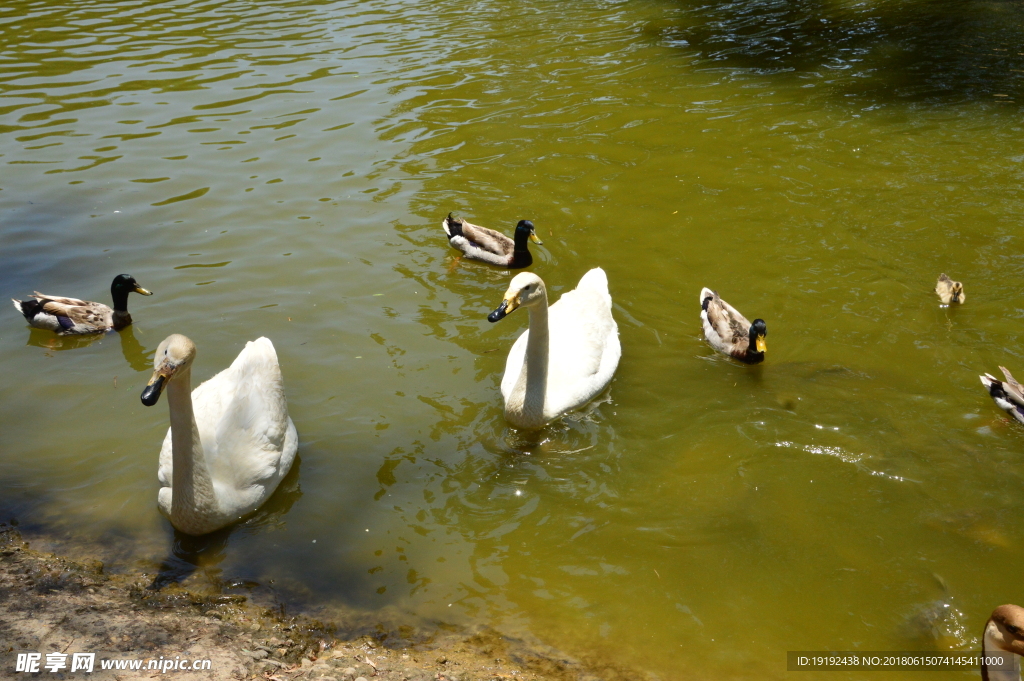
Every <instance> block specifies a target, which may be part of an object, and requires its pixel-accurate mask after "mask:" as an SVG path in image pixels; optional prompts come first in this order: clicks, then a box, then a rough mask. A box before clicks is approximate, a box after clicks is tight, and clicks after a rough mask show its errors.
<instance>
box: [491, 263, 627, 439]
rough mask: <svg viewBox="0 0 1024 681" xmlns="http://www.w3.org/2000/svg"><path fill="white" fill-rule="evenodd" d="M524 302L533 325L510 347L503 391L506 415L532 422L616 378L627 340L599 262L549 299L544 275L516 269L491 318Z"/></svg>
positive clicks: (528, 425) (579, 402)
mask: <svg viewBox="0 0 1024 681" xmlns="http://www.w3.org/2000/svg"><path fill="white" fill-rule="evenodd" d="M521 306H522V307H526V309H527V310H529V312H530V328H529V329H527V330H526V331H524V332H523V334H522V335H521V336H519V338H518V340H516V342H515V344H514V345H513V346H512V350H511V351H510V352H509V353H508V361H507V362H506V363H505V377H504V378H502V379H501V394H502V396H504V398H505V419H506V420H508V422H509V423H511V424H512V425H513V426H515V427H516V428H525V429H533V428H540V427H541V426H543V425H544V424H546V423H548V422H549V421H551V420H552V419H554V418H556V417H558V416H559V415H561V414H564V413H565V412H567V411H570V410H572V409H575V408H577V407H581V406H583V405H584V404H586V403H587V402H589V401H590V400H592V399H593V398H594V397H596V396H597V394H598V393H600V392H601V390H603V389H604V387H605V386H606V385H608V382H609V381H611V380H612V374H614V373H615V367H616V366H618V364H619V357H620V356H621V354H622V348H621V347H620V346H619V328H618V326H617V325H616V324H615V319H614V318H613V317H612V297H611V295H609V294H608V277H607V275H605V273H604V270H602V269H601V268H600V267H596V268H594V269H592V270H590V271H589V272H587V273H586V274H584V275H583V278H582V279H580V283H579V284H578V285H577V286H576V289H575V290H574V291H569V292H568V293H566V294H564V295H563V296H562V297H561V298H560V299H559V300H558V302H556V303H555V304H554V305H552V306H551V307H548V294H547V289H545V288H544V282H543V281H541V278H540V277H538V276H537V275H536V274H533V273H531V272H523V273H522V274H517V275H516V276H515V278H513V279H512V282H511V284H509V287H508V291H507V292H506V293H505V298H504V300H502V302H501V305H500V306H499V307H498V309H496V310H495V311H494V312H492V313H491V314H490V315H489V316H488V317H487V319H488V320H489V321H492V322H496V321H498V320H499V319H502V318H503V317H505V315H507V314H509V313H510V312H512V311H513V310H515V309H516V308H517V307H521Z"/></svg>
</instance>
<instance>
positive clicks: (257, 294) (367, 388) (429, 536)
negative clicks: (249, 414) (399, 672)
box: [0, 0, 1024, 679]
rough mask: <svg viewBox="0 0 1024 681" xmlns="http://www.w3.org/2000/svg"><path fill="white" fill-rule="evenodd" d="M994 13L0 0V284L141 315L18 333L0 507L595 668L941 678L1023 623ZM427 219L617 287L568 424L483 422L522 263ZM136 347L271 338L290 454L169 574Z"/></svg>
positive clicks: (1003, 34)
mask: <svg viewBox="0 0 1024 681" xmlns="http://www.w3.org/2000/svg"><path fill="white" fill-rule="evenodd" d="M1022 25H1024V10H1022V9H1021V7H1020V6H1019V5H1016V4H1013V3H1005V2H985V3H982V2H968V3H951V2H939V3H927V4H925V3H912V2H903V3H895V2H890V3H853V2H833V3H823V4H816V3H809V2H791V3H779V2H769V1H766V0H761V1H748V2H733V3H717V4H700V3H690V2H684V1H673V0H641V1H639V2H630V3H626V2H612V1H597V0H594V1H587V2H571V3H570V2H556V1H555V0H535V1H529V2H522V3H503V2H495V1H494V0H483V1H482V2H462V1H460V0H450V1H445V2H435V3H425V2H414V1H412V0H405V1H404V2H403V1H399V2H379V1H377V0H369V1H365V2H315V1H309V0H307V1H305V2H301V3H300V2H286V1H276V2H274V1H271V2H260V3H244V2H226V3H222V2H216V3H214V2H202V1H200V2H190V3H185V2H162V3H143V2H127V1H124V2H121V1H116V0H111V1H109V2H98V1H96V2H75V3H63V4H61V3H51V2H23V1H16V2H13V3H8V5H7V7H6V8H4V9H0V57H2V59H3V64H4V67H3V70H2V71H0V164H2V165H0V167H2V168H3V172H2V173H0V257H2V262H3V267H2V268H0V284H2V288H3V290H4V292H5V293H6V294H8V297H18V298H22V297H24V296H25V295H27V294H29V293H31V292H32V291H33V290H39V291H43V292H45V293H52V294H58V295H71V296H77V297H84V298H87V299H90V300H100V301H103V302H109V301H108V296H109V293H108V291H109V283H110V280H111V279H112V278H113V276H114V275H116V274H118V273H120V272H128V273H131V274H132V275H134V276H135V277H136V278H137V280H138V281H139V283H140V284H141V285H142V286H144V287H146V288H148V289H150V290H151V291H153V292H154V295H153V296H152V297H148V298H142V297H139V296H132V297H131V299H130V302H129V307H130V309H131V311H132V313H133V316H134V318H135V321H136V323H135V325H134V326H133V327H130V328H129V329H127V330H125V331H124V332H122V333H121V334H120V335H117V334H112V335H109V336H105V337H101V338H89V339H79V338H58V337H55V336H53V335H52V334H50V333H48V332H43V331H38V330H32V331H30V330H29V329H28V328H27V327H26V325H25V324H24V322H23V320H22V319H21V318H20V317H18V315H17V313H16V312H14V311H13V310H10V309H9V310H8V316H7V317H6V318H5V323H4V325H3V327H2V329H0V350H2V352H3V357H4V365H3V367H4V370H3V379H2V380H0V424H2V432H3V440H4V444H3V447H2V448H0V463H2V467H0V470H2V474H0V512H2V513H3V517H2V518H0V519H2V520H5V521H6V520H9V519H11V518H17V519H18V521H19V522H20V524H21V527H22V528H23V529H24V530H25V532H26V536H30V535H33V533H34V536H43V537H50V538H54V539H55V540H56V541H60V542H65V543H67V544H71V545H73V544H76V543H86V544H90V545H92V546H94V547H96V546H98V547H102V551H104V552H106V553H107V555H110V556H113V561H114V563H113V564H114V565H117V564H120V565H135V566H139V565H141V566H144V567H146V568H147V569H152V570H153V571H154V572H155V571H158V570H160V566H161V564H164V565H165V568H166V566H167V565H171V566H172V567H173V566H174V565H178V567H179V568H181V569H182V570H183V571H184V572H188V571H189V567H188V563H189V560H186V559H185V558H183V557H182V556H186V555H189V556H192V558H191V559H190V560H192V562H194V563H198V564H199V565H201V566H202V567H203V568H204V569H203V570H199V571H197V572H196V574H195V575H193V576H191V577H190V578H189V579H192V580H195V581H196V582H197V583H198V584H199V585H200V586H202V585H203V584H205V585H206V587H207V588H221V587H222V586H223V582H230V581H231V580H251V581H253V582H259V583H261V584H270V583H271V580H273V583H274V584H275V585H276V586H275V588H276V589H277V591H278V593H279V594H280V595H281V597H282V598H283V599H285V600H286V601H287V602H288V603H289V604H293V605H295V606H298V607H307V608H311V607H319V608H329V607H331V606H337V607H348V608H355V609H360V610H364V611H367V612H379V611H381V609H386V608H390V609H391V610H393V611H398V612H401V613H405V615H404V616H407V617H408V618H409V619H410V621H413V620H415V621H417V622H420V623H424V622H425V623H430V622H434V623H437V622H454V623H459V624H470V625H473V624H482V625H487V626H490V627H493V628H495V629H497V630H498V631H500V632H503V633H506V634H509V635H511V636H518V637H526V638H529V639H531V640H537V641H540V642H542V643H544V644H546V645H549V646H552V647H554V648H555V649H558V650H560V651H562V652H563V654H565V655H567V656H569V657H571V658H574V659H577V660H581V661H583V662H584V663H585V664H586V665H588V666H589V668H590V669H592V670H595V673H598V674H600V675H602V676H604V677H606V678H616V677H623V678H640V677H645V674H648V673H653V674H655V675H656V676H657V677H658V678H663V679H691V678H702V679H703V678H706V679H745V678H759V679H781V678H783V677H784V676H786V671H785V665H786V651H787V650H844V649H861V650H916V649H921V650H935V649H948V648H976V647H978V646H979V645H980V641H979V634H980V631H981V627H982V625H983V624H984V622H985V619H986V618H987V616H988V613H989V612H991V610H992V608H993V607H995V606H996V605H998V604H1001V603H1005V602H1018V603H1020V602H1024V593H1022V590H1021V586H1020V580H1019V578H1018V571H1017V570H1015V569H1013V568H1012V566H1014V565H1017V564H1019V563H1020V562H1021V557H1022V555H1021V554H1022V541H1024V533H1022V530H1021V528H1020V524H1019V523H1017V522H1015V519H1016V518H1018V517H1020V514H1021V512H1022V511H1024V496H1022V483H1024V480H1022V474H1024V468H1022V465H1021V455H1022V454H1021V453H1022V449H1024V430H1022V429H1021V428H1020V427H1019V426H1017V425H1016V424H1013V423H1011V422H1010V421H1009V420H1008V419H1007V418H1006V417H1005V415H1004V414H1003V413H1002V412H1000V411H999V410H998V409H997V408H996V407H995V406H994V405H993V403H992V401H991V400H990V399H989V397H988V396H987V395H986V394H985V392H984V390H983V389H982V388H981V385H980V383H979V381H978V378H977V377H978V374H979V373H983V372H986V371H996V370H997V367H998V366H999V365H1000V364H1002V365H1005V366H1007V367H1008V368H1010V369H1011V371H1018V372H1024V364H1022V363H1020V361H1019V353H1018V352H1017V345H1018V336H1019V333H1018V327H1019V325H1020V323H1021V319H1022V317H1024V254H1022V252H1021V228H1020V224H1019V222H1020V215H1021V214H1022V213H1024V210H1022V209H1024V205H1022V200H1021V199H1022V197H1021V189H1020V187H1021V184H1022V180H1024V172H1022V169H1024V168H1022V164H1024V144H1022V143H1021V139H1022V122H1021V117H1020V106H1019V104H1018V100H1019V99H1020V98H1021V97H1022V96H1024V92H1022V91H1021V85H1020V83H1021V79H1020V77H1019V74H1020V73H1022V72H1024V54H1022V53H1021V52H1020V51H1019V50H1020V47H1019V45H1021V44H1022V42H1021V38H1022V35H1021V32H1022V28H1021V27H1022ZM449 211H454V212H456V214H460V215H462V216H464V217H465V218H466V219H467V220H470V221H471V222H474V223H477V224H484V225H487V226H491V227H495V228H498V229H501V230H502V231H505V232H507V233H511V231H512V229H513V227H514V225H515V223H516V221H517V220H519V219H522V218H527V219H530V220H532V221H533V222H534V224H535V225H536V227H537V231H538V234H539V235H540V237H541V238H542V239H543V240H544V245H543V246H539V247H538V246H532V249H533V252H534V254H535V264H534V266H533V267H532V271H534V272H536V273H537V274H539V275H540V276H541V277H543V278H544V280H545V282H546V283H547V285H548V288H549V292H550V293H551V294H552V299H555V298H557V296H558V295H560V294H561V293H563V292H565V291H568V290H571V289H572V288H573V287H574V286H575V284H576V282H577V281H578V280H579V278H580V277H581V276H582V275H583V274H584V273H585V272H586V271H587V270H589V269H590V268H592V267H597V266H600V267H603V268H604V269H605V270H606V272H607V273H608V278H609V281H610V289H611V293H612V296H613V298H614V301H615V316H616V318H617V321H618V324H619V330H620V336H621V340H622V347H623V357H622V361H621V363H620V365H619V368H618V372H617V374H616V377H615V379H614V381H613V382H612V384H611V387H610V389H609V391H608V392H607V393H606V394H605V395H604V396H603V397H602V399H601V400H599V401H598V403H596V404H594V405H592V406H591V407H590V408H588V409H587V410H585V411H584V412H582V413H579V414H574V415H571V416H569V417H566V418H564V419H561V420H559V421H556V422H555V423H554V424H552V425H551V426H549V427H548V428H546V429H544V430H543V431H540V432H539V433H536V434H529V433H521V432H517V431H515V430H513V429H511V428H509V427H508V426H507V425H506V424H505V422H504V420H503V418H502V406H501V395H500V391H499V384H500V380H501V375H502V372H503V370H504V363H505V357H506V355H507V353H508V349H509V348H510V347H511V344H512V342H513V341H514V340H515V338H516V337H517V336H518V335H519V334H520V333H521V332H522V331H523V330H524V329H525V328H526V322H527V319H526V313H518V314H512V315H510V316H509V317H507V318H506V319H505V320H503V321H502V322H501V323H499V324H493V325H492V324H488V323H487V320H486V315H487V313H488V312H489V311H491V310H493V309H494V308H495V307H496V306H497V304H498V303H499V302H500V301H501V297H502V294H503V293H504V291H505V289H506V288H507V286H508V282H509V280H510V277H511V273H510V272H507V271H503V270H499V269H495V268H491V267H488V266H486V265H482V264H479V263H473V262H471V261H468V260H465V259H462V260H456V259H455V257H454V256H455V255H456V252H455V251H454V250H452V249H451V248H450V247H449V246H448V244H447V242H446V240H445V238H444V235H443V233H442V231H441V227H440V224H441V220H442V219H443V218H444V217H445V216H446V215H447V214H448V213H449ZM940 272H947V273H948V274H950V275H951V276H953V277H954V278H955V279H958V280H961V281H963V282H965V291H966V293H967V303H966V304H965V305H963V306H961V307H959V308H942V307H940V306H939V304H938V301H937V299H936V297H935V296H934V294H933V293H932V288H933V287H934V282H935V279H936V278H937V277H938V275H939V273H940ZM703 286H709V287H711V288H714V289H716V290H718V291H719V292H720V293H721V295H722V297H723V298H724V299H725V300H727V301H729V302H730V303H732V304H733V305H735V306H736V307H737V308H738V309H739V310H740V311H741V312H743V313H744V314H746V315H747V316H748V317H750V318H754V317H761V318H763V319H765V320H766V321H767V325H768V329H769V335H768V338H767V341H768V356H767V360H766V362H765V363H764V364H763V365H760V366H757V367H746V366H741V365H739V364H737V363H735V362H733V361H732V360H729V359H727V358H725V357H722V356H720V355H715V354H714V352H713V351H712V350H711V349H710V348H709V347H708V346H707V345H706V343H704V341H703V340H702V338H701V334H700V321H699V310H700V308H699V302H698V293H699V292H700V290H701V287H703ZM171 333H184V334H186V335H188V336H189V337H190V338H192V339H193V340H194V341H195V343H196V345H197V347H198V356H197V358H196V361H195V364H194V367H193V377H194V379H195V380H196V381H197V382H198V381H200V380H203V379H205V378H208V377H209V376H212V375H213V374H214V373H215V372H217V371H219V370H220V369H222V368H224V367H226V366H227V365H228V364H230V362H231V360H232V359H233V358H234V357H235V356H236V355H237V353H238V352H239V351H240V350H241V348H242V347H243V346H244V343H245V341H247V340H252V339H254V338H257V337H259V336H264V335H265V336H267V337H269V338H270V339H271V340H272V341H273V342H274V344H275V346H276V348H277V352H278V355H279V358H280V361H281V365H282V368H283V371H284V377H285V384H286V387H287V391H288V400H289V407H290V412H291V416H292V418H293V419H294V421H295V424H296V426H297V428H298V432H299V438H300V449H299V463H298V464H297V465H296V467H295V469H294V471H293V473H292V474H291V475H290V476H289V477H288V478H287V479H286V481H285V483H284V485H283V487H282V489H281V490H280V491H279V492H278V493H276V494H275V495H274V497H273V498H272V499H271V501H270V502H269V503H268V505H267V506H266V507H265V508H264V509H263V510H261V511H260V513H258V514H257V515H256V516H255V517H254V518H252V519H250V520H249V521H247V522H245V523H243V524H242V525H240V526H238V527H236V528H233V529H232V530H230V531H228V532H225V533H222V534H220V535H217V536H216V537H213V538H211V539H209V540H199V541H198V543H194V542H192V540H185V539H183V538H181V537H178V538H177V539H175V537H174V534H173V532H172V531H171V529H170V526H169V525H168V524H167V522H166V521H165V520H164V519H162V518H161V517H160V515H159V513H158V512H157V509H156V504H155V501H156V493H157V489H158V482H157V478H156V468H157V454H158V452H159V447H160V443H161V441H162V439H163V437H164V433H165V432H166V429H167V426H168V416H167V407H166V406H164V404H163V403H161V404H159V405H157V407H156V408H153V409H147V408H145V407H143V406H142V405H141V404H140V402H139V394H140V392H141V390H142V388H143V387H144V386H145V383H146V381H147V379H148V377H149V375H150V371H151V368H150V367H151V362H152V353H153V351H154V350H155V348H156V346H157V345H158V344H159V342H160V341H161V340H162V339H163V338H165V337H166V336H167V335H169V334H171ZM175 542H176V544H175ZM204 542H205V543H204ZM172 545H175V546H176V547H177V548H176V549H174V551H172ZM189 546H191V549H190V548H189ZM197 547H198V548H197ZM175 556H177V557H175ZM175 561H177V563H176V562H175ZM203 580H206V581H205V582H204V581H203ZM218 580H222V582H219V581H218ZM421 626H424V627H427V628H429V627H430V626H434V625H431V624H421ZM805 674H806V678H808V679H813V678H816V675H815V674H814V673H811V672H808V673H805ZM826 676H827V678H829V679H843V678H854V677H853V676H847V675H844V674H843V673H837V672H830V673H828V674H822V675H820V677H818V678H825V677H826ZM884 676H885V678H911V677H913V678H917V677H916V676H914V675H912V674H910V673H906V674H904V675H902V676H901V675H900V674H898V673H892V674H885V675H884ZM962 676H963V675H962V674H960V673H954V672H949V673H946V674H944V673H935V674H933V678H936V679H939V678H954V677H955V678H961V677H962ZM645 678H646V677H645ZM802 678H803V677H802ZM879 678H882V676H880V677H879Z"/></svg>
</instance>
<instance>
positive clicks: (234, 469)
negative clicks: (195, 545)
mask: <svg viewBox="0 0 1024 681" xmlns="http://www.w3.org/2000/svg"><path fill="white" fill-rule="evenodd" d="M172 338H173V337H172ZM166 342H167V341H165V343H166ZM160 353H161V350H158V351H157V362H159V361H160V360H161V354H160ZM158 371H159V367H158ZM186 371H187V368H186ZM181 378H188V376H187V375H185V376H183V377H178V376H173V377H172V378H171V380H170V382H169V384H168V388H167V389H168V402H169V403H170V410H171V427H170V429H168V432H167V436H166V437H165V438H164V443H163V447H162V448H161V450H160V468H159V472H158V475H159V478H160V484H161V485H162V487H161V488H160V492H159V499H158V502H159V506H160V510H161V511H162V512H163V513H164V515H166V516H167V517H168V518H169V519H170V520H171V523H172V524H173V525H174V526H175V527H177V528H178V529H179V530H181V531H183V532H185V533H187V534H196V535H198V534H206V533H207V532H212V531H213V530H216V529H219V528H221V527H224V526H226V525H229V524H231V523H233V522H235V521H237V520H239V519H240V518H243V517H245V516H246V515H248V514H250V513H252V512H253V511H255V510H256V509H257V508H259V507H260V506H261V505H262V504H263V503H264V502H265V501H266V500H267V498H268V497H269V496H270V495H271V494H272V493H273V491H274V490H275V489H276V488H277V486H278V484H279V483H280V482H281V480H282V479H283V478H284V476H285V475H287V473H288V471H289V469H290V468H291V466H292V463H293V462H294V461H295V453H296V450H297V449H298V435H297V433H296V430H295V424H294V423H292V420H291V418H290V417H289V416H288V405H287V401H286V399H285V394H284V382H283V379H282V376H281V367H280V365H279V364H278V360H277V352H276V351H275V350H274V345H273V344H272V343H271V342H270V340H268V339H267V338H259V339H257V340H255V341H251V342H249V343H246V345H245V348H244V349H243V350H242V352H240V353H239V355H238V357H237V358H235V361H234V362H232V363H231V366H230V367H228V368H227V369H225V370H224V371H221V372H220V373H219V374H217V375H216V376H214V377H213V378H211V379H210V380H208V381H206V382H205V383H203V384H202V385H200V386H199V387H198V388H196V389H195V390H193V391H192V392H191V394H190V395H189V394H188V392H187V390H188V387H189V386H188V384H187V383H185V382H184V381H182V382H181V383H180V384H178V386H177V388H176V385H175V384H176V383H178V382H179V381H180V380H181ZM181 389H184V390H185V393H184V394H183V395H182V394H180V393H181ZM175 393H179V394H175ZM185 400H187V401H188V404H185ZM189 406H190V407H191V409H189V408H188V407H189ZM188 412H192V413H194V417H192V418H191V419H189V417H190V416H192V414H189V413H188ZM189 420H191V421H192V423H191V424H189V423H188V421H189ZM190 426H191V428H190ZM189 430H191V431H192V433H189V432H188V431H189ZM176 431H180V432H176ZM193 434H194V435H195V436H197V439H195V438H194V437H192V435H193ZM179 439H180V443H179V441H178V440H179ZM176 445H179V446H176ZM178 466H183V467H185V468H191V469H192V470H190V471H182V473H183V474H182V475H180V476H176V475H175V472H176V471H175V468H176V467H178ZM200 467H202V469H204V470H205V473H204V470H200ZM179 485H180V486H182V496H183V497H185V498H183V499H177V498H176V497H177V496H178V495H179V489H178V488H179ZM176 502H179V503H176Z"/></svg>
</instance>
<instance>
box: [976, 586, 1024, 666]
mask: <svg viewBox="0 0 1024 681" xmlns="http://www.w3.org/2000/svg"><path fill="white" fill-rule="evenodd" d="M1001 653H1008V654H1009V659H1004V660H1003V664H1001V665H998V666H997V665H995V664H991V662H992V658H998V657H1003V658H1006V657H1007V656H1006V655H1001ZM1021 655H1024V608H1022V607H1020V606H1019V605H1000V606H999V607H998V608H996V609H995V610H993V611H992V616H991V617H989V618H988V621H987V622H985V633H984V634H983V636H982V639H981V657H982V660H981V678H982V681H1020V656H1021Z"/></svg>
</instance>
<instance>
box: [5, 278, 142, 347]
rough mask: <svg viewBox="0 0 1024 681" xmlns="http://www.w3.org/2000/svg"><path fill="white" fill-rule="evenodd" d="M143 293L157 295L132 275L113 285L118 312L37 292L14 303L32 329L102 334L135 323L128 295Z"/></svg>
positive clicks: (98, 304)
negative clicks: (27, 298) (143, 286)
mask: <svg viewBox="0 0 1024 681" xmlns="http://www.w3.org/2000/svg"><path fill="white" fill-rule="evenodd" d="M133 291H134V292H135V293H141V294H142V295H144V296H151V295H153V294H152V293H151V292H149V291H147V290H146V289H144V288H142V287H141V286H139V284H138V282H136V281H135V277H133V276H132V275H130V274H119V275H117V276H116V277H114V282H113V283H112V284H111V285H110V295H111V297H112V298H113V299H114V309H110V308H109V307H107V306H106V305H104V304H103V303H90V302H88V301H85V300H79V299H78V298H60V297H58V296H48V295H45V294H42V293H40V292H39V291H36V292H35V293H33V294H32V300H14V299H13V298H12V299H11V300H12V302H13V303H14V307H15V309H17V310H18V312H20V313H21V314H23V315H24V316H25V319H26V320H28V323H29V326H34V327H35V328H37V329H47V330H48V331H56V332H57V333H59V334H61V335H63V336H68V335H73V334H82V333H102V332H104V331H110V330H111V329H113V330H114V331H120V330H121V329H123V328H124V327H126V326H128V325H129V324H131V323H132V316H131V315H130V314H128V294H129V293H131V292H133Z"/></svg>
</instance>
